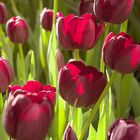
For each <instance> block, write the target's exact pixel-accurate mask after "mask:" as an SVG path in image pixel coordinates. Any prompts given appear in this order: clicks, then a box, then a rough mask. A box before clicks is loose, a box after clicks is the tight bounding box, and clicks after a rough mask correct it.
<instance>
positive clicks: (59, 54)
mask: <svg viewBox="0 0 140 140" xmlns="http://www.w3.org/2000/svg"><path fill="white" fill-rule="evenodd" d="M56 59H57V67H58V70H60V69H61V68H62V67H63V66H64V64H65V62H64V56H63V54H62V52H61V50H60V49H57V51H56Z"/></svg>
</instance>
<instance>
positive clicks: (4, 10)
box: [0, 2, 8, 24]
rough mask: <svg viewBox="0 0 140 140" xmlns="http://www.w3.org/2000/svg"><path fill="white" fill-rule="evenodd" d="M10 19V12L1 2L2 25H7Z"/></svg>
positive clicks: (0, 17) (0, 16) (0, 21)
mask: <svg viewBox="0 0 140 140" xmlns="http://www.w3.org/2000/svg"><path fill="white" fill-rule="evenodd" d="M7 19H8V11H7V8H6V6H5V4H4V3H3V2H0V24H4V23H6V21H7Z"/></svg>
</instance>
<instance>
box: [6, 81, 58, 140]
mask: <svg viewBox="0 0 140 140" xmlns="http://www.w3.org/2000/svg"><path fill="white" fill-rule="evenodd" d="M9 92H10V95H9V99H8V105H7V107H6V109H5V112H4V116H3V118H4V126H5V128H6V131H7V133H8V134H9V135H10V136H11V137H12V138H16V139H18V140H44V139H45V137H46V134H47V132H48V128H49V125H50V122H51V120H52V115H53V109H54V104H55V98H56V94H55V88H54V87H52V86H50V85H45V86H43V85H42V84H41V83H40V82H38V81H28V82H27V83H26V85H24V86H23V87H21V86H10V87H9Z"/></svg>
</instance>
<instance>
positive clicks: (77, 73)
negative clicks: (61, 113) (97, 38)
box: [58, 61, 107, 108]
mask: <svg viewBox="0 0 140 140" xmlns="http://www.w3.org/2000/svg"><path fill="white" fill-rule="evenodd" d="M106 83H107V80H106V77H105V76H104V74H103V73H101V72H99V71H98V70H97V69H96V68H94V67H91V66H85V64H84V63H83V62H81V61H70V62H68V63H67V64H66V65H65V66H63V67H62V68H61V69H60V72H59V78H58V85H59V92H60V95H61V97H62V98H63V99H64V100H65V101H67V102H68V103H69V104H70V105H73V106H75V107H85V108H86V107H90V106H92V105H94V104H95V103H96V102H97V100H98V99H99V97H100V95H101V94H102V91H103V90H104V88H105V86H106Z"/></svg>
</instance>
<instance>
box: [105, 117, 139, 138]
mask: <svg viewBox="0 0 140 140" xmlns="http://www.w3.org/2000/svg"><path fill="white" fill-rule="evenodd" d="M139 139H140V126H139V125H138V124H137V123H136V122H135V121H134V120H124V119H120V120H117V121H115V122H114V124H113V125H112V126H111V128H110V130H109V133H108V140H139Z"/></svg>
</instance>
